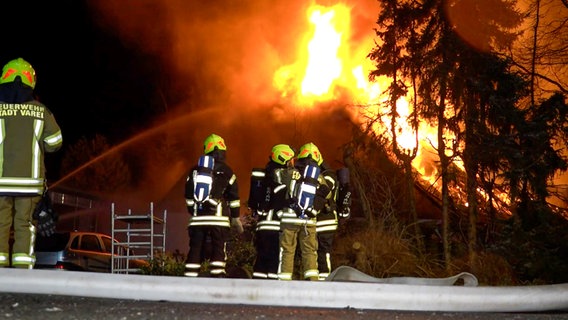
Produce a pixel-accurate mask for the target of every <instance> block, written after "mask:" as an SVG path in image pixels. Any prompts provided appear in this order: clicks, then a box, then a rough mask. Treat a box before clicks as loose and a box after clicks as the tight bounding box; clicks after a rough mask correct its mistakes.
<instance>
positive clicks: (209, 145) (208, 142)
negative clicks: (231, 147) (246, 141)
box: [203, 133, 227, 154]
mask: <svg viewBox="0 0 568 320" xmlns="http://www.w3.org/2000/svg"><path fill="white" fill-rule="evenodd" d="M215 149H218V150H227V146H226V145H225V140H223V138H221V137H220V136H218V135H216V134H214V133H213V134H211V135H210V136H208V137H207V138H205V141H204V142H203V153H204V154H209V153H211V152H213V150H215Z"/></svg>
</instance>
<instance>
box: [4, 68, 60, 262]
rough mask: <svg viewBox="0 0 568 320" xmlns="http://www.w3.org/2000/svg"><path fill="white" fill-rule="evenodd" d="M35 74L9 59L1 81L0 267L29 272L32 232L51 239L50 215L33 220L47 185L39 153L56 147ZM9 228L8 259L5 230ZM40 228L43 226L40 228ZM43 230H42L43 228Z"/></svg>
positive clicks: (57, 133) (55, 129) (57, 137)
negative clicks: (22, 269)
mask: <svg viewBox="0 0 568 320" xmlns="http://www.w3.org/2000/svg"><path fill="white" fill-rule="evenodd" d="M35 85H36V74H35V70H34V68H33V67H32V66H31V64H29V63H28V62H27V61H25V60H24V59H22V58H17V59H14V60H11V61H9V62H8V63H6V65H4V67H3V68H2V75H1V77H0V126H1V127H2V130H0V131H1V132H2V139H0V140H1V141H0V267H8V266H10V265H11V266H12V267H15V268H27V269H31V268H33V266H34V264H35V256H34V250H33V247H34V244H35V239H36V231H37V230H38V229H37V228H36V226H35V225H34V224H33V220H34V219H38V222H37V226H38V227H40V229H39V231H40V232H42V231H46V232H47V234H46V235H50V234H51V232H53V229H54V222H53V220H49V219H52V217H51V216H49V215H43V216H41V217H39V216H38V217H33V216H34V214H33V213H34V209H35V208H36V205H37V204H38V202H39V201H40V199H41V196H42V194H43V193H44V190H45V187H46V178H45V164H44V153H45V152H55V151H57V150H59V149H60V148H61V145H62V142H63V140H62V135H61V129H60V128H59V125H58V124H57V122H56V121H55V117H54V116H53V114H52V113H51V111H50V110H49V109H48V108H47V107H46V106H45V105H43V104H42V103H40V102H39V101H37V100H36V99H35V97H34V88H35ZM12 226H13V229H14V244H13V248H12V258H11V260H10V259H9V251H10V248H9V239H10V228H11V227H12ZM44 227H45V228H44ZM42 228H43V229H42Z"/></svg>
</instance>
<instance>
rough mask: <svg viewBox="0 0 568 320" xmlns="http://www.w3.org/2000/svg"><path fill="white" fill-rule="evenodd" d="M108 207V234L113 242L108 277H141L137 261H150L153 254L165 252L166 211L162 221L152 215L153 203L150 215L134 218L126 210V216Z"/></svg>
mask: <svg viewBox="0 0 568 320" xmlns="http://www.w3.org/2000/svg"><path fill="white" fill-rule="evenodd" d="M115 210H116V206H115V204H114V202H113V203H112V205H111V233H112V238H113V239H117V240H120V243H118V242H116V241H113V243H112V255H111V273H123V274H128V273H140V267H139V266H140V263H139V262H140V261H141V260H143V261H146V262H147V261H149V260H152V259H153V258H154V254H157V253H162V254H164V253H165V251H166V218H167V210H164V212H163V213H162V216H161V217H158V216H156V215H155V214H154V203H153V202H151V203H150V213H142V214H137V213H133V212H132V210H131V209H128V211H127V213H126V214H119V213H117V212H116V211H115Z"/></svg>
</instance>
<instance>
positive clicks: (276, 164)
mask: <svg viewBox="0 0 568 320" xmlns="http://www.w3.org/2000/svg"><path fill="white" fill-rule="evenodd" d="M268 158H269V160H268V163H267V164H266V166H265V168H264V169H253V172H252V175H251V192H250V194H251V196H249V208H251V211H252V215H253V217H254V218H255V219H256V220H257V223H256V229H255V232H256V233H255V238H254V245H255V248H256V260H255V262H254V265H253V275H252V276H253V278H255V279H273V280H277V279H278V264H279V261H280V258H279V254H280V249H279V248H280V244H279V243H280V240H279V234H280V217H281V216H282V213H283V211H290V210H291V209H290V206H289V194H290V192H289V189H288V188H289V186H290V180H291V174H292V171H293V168H292V160H293V158H294V150H292V148H291V147H290V146H289V145H287V144H277V145H275V146H273V147H272V150H271V152H270V156H269V157H268ZM258 186H259V187H258ZM255 202H256V203H255Z"/></svg>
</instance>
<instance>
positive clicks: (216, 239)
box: [185, 134, 243, 277]
mask: <svg viewBox="0 0 568 320" xmlns="http://www.w3.org/2000/svg"><path fill="white" fill-rule="evenodd" d="M226 152H227V146H226V145H225V140H224V139H223V138H222V137H220V136H218V135H216V134H211V135H209V136H208V137H207V138H206V139H205V141H204V142H203V155H202V156H201V157H199V160H198V163H197V165H196V166H194V167H193V168H192V169H191V171H190V173H189V175H188V176H187V180H186V184H185V202H186V206H187V211H188V213H189V214H190V218H189V223H188V234H189V252H188V254H187V259H186V263H185V276H187V277H197V276H199V274H200V271H201V269H202V264H203V262H204V258H205V257H204V255H203V251H204V248H205V245H206V239H207V238H208V237H209V238H210V239H211V256H210V257H209V275H210V276H211V277H225V276H226V270H225V265H226V257H227V252H226V251H225V249H226V247H227V246H226V242H227V239H228V238H229V236H228V235H229V232H230V228H231V226H233V227H234V228H236V230H237V232H238V233H242V232H243V226H242V223H241V221H240V219H239V216H240V199H239V188H238V184H237V177H236V175H235V174H234V172H233V169H231V167H230V166H229V165H227V164H226V163H225V157H226Z"/></svg>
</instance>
